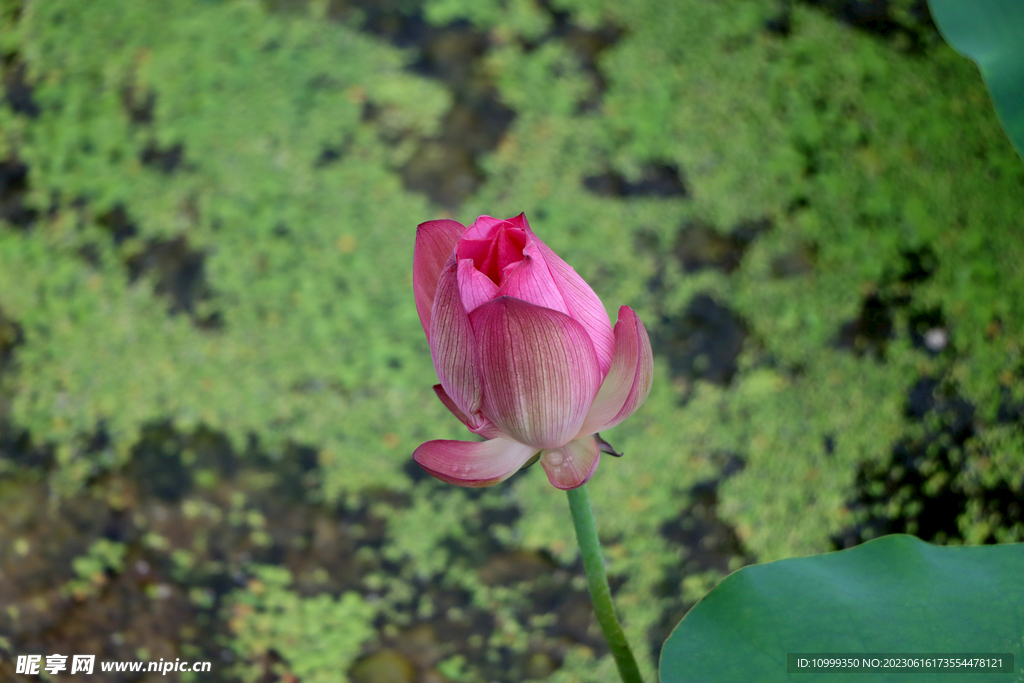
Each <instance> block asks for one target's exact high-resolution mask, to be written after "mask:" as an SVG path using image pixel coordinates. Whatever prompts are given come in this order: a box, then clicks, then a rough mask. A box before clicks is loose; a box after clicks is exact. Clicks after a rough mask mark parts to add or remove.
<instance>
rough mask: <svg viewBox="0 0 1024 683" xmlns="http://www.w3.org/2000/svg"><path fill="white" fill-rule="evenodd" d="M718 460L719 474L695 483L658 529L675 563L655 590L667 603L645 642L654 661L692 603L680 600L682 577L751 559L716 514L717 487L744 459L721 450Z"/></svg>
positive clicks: (722, 570) (728, 567) (736, 565)
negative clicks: (676, 510)
mask: <svg viewBox="0 0 1024 683" xmlns="http://www.w3.org/2000/svg"><path fill="white" fill-rule="evenodd" d="M719 460H720V473H719V475H718V476H717V477H715V478H714V479H709V480H707V481H702V482H699V483H697V484H695V485H694V486H693V488H691V489H690V490H689V491H688V492H687V498H688V500H689V501H690V502H689V504H688V505H687V507H686V509H685V510H683V512H682V514H681V515H680V516H679V517H677V518H676V519H673V520H670V521H668V522H666V523H665V524H663V525H662V527H661V535H662V537H663V538H664V539H665V541H666V542H667V543H668V544H669V546H670V547H673V548H677V549H678V554H679V563H678V564H677V565H676V566H674V567H673V568H672V569H671V571H669V572H667V573H666V576H665V578H664V580H663V581H662V583H661V585H660V586H659V587H658V589H657V596H658V597H659V598H660V599H662V600H664V601H666V603H667V606H666V607H665V609H664V610H663V611H662V614H661V618H660V619H659V620H658V623H656V624H655V625H654V626H652V627H651V629H650V631H649V632H648V642H649V643H650V646H651V650H652V653H653V655H654V658H655V659H657V658H658V656H659V654H660V653H661V647H662V645H663V644H664V642H665V639H666V638H668V635H669V633H671V632H672V629H674V628H675V627H676V624H678V623H679V620H680V619H682V618H683V616H685V615H686V613H687V612H688V611H689V610H690V608H691V607H693V604H694V603H691V602H687V601H685V600H684V599H683V596H682V585H683V580H684V579H685V578H686V577H687V576H691V575H694V574H700V573H703V572H707V571H716V572H718V573H719V574H721V575H722V576H725V575H727V574H729V573H730V572H731V571H733V570H735V569H738V568H739V566H744V565H748V564H752V563H753V562H754V558H753V557H752V556H751V555H750V553H749V552H747V551H746V550H745V549H744V548H743V544H742V543H741V542H740V540H739V537H738V536H737V535H736V530H735V529H734V528H732V527H731V526H730V525H728V524H726V523H725V522H723V521H722V520H721V519H719V518H718V502H719V499H718V487H719V486H720V485H721V483H722V482H723V481H725V480H726V479H728V478H729V477H731V476H733V475H735V474H737V473H738V472H740V471H741V470H742V469H743V467H744V466H745V464H746V463H745V462H744V461H743V459H742V458H740V457H739V456H737V455H735V454H731V453H727V454H721V455H720V456H719Z"/></svg>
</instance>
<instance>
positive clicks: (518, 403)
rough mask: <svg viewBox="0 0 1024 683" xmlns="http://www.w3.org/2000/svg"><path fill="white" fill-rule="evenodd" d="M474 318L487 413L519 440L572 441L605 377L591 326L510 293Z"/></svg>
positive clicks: (543, 444) (537, 443)
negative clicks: (595, 352) (588, 327)
mask: <svg viewBox="0 0 1024 683" xmlns="http://www.w3.org/2000/svg"><path fill="white" fill-rule="evenodd" d="M470 320H471V322H472V325H473V330H474V332H475V333H476V340H477V349H478V354H479V356H478V358H479V362H480V375H481V378H482V380H483V403H482V405H481V412H482V413H483V414H484V415H486V416H487V417H488V418H490V420H491V421H492V422H494V424H495V425H496V426H497V427H498V429H500V430H501V431H502V432H504V433H505V434H508V435H509V436H510V437H511V438H513V439H515V440H516V441H519V442H520V443H525V444H529V445H531V446H533V447H535V448H538V449H539V448H559V447H560V446H563V445H565V444H566V443H568V442H569V441H571V440H572V439H573V437H575V436H576V434H577V433H578V432H579V429H580V427H581V426H582V425H583V420H584V418H585V417H586V415H587V411H588V410H589V409H590V404H591V403H592V402H593V400H594V396H595V395H596V394H597V390H598V387H599V385H600V383H601V374H600V370H599V368H598V366H597V359H596V358H595V357H594V346H593V344H592V343H591V342H590V338H589V337H588V336H587V332H586V330H584V329H583V326H582V325H580V324H579V323H578V322H576V321H575V320H573V319H572V318H570V317H569V316H567V315H565V314H564V313H559V312H558V311H553V310H551V309H549V308H541V307H540V306H536V305H534V304H531V303H527V302H525V301H520V300H519V299H514V298H512V297H508V296H503V297H498V298H497V299H492V300H491V301H488V302H487V303H486V304H484V305H483V306H481V307H480V308H478V309H476V310H475V311H473V313H472V315H471V316H470ZM445 388H446V389H447V387H445ZM449 393H451V392H449Z"/></svg>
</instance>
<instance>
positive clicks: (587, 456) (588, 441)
mask: <svg viewBox="0 0 1024 683" xmlns="http://www.w3.org/2000/svg"><path fill="white" fill-rule="evenodd" d="M600 459H601V452H600V449H599V448H598V445H597V439H595V438H594V437H593V436H584V437H582V438H580V439H575V440H573V441H570V442H569V443H567V444H565V445H564V446H562V447H561V448H555V449H552V450H547V451H543V452H542V453H541V454H540V464H541V466H542V467H543V468H544V473H545V474H547V475H548V480H549V481H550V482H551V483H552V484H554V485H555V487H556V488H560V489H563V490H564V489H574V488H576V487H578V486H582V485H583V484H586V483H587V480H589V479H590V477H592V476H593V474H594V472H595V471H596V470H597V463H598V461H600Z"/></svg>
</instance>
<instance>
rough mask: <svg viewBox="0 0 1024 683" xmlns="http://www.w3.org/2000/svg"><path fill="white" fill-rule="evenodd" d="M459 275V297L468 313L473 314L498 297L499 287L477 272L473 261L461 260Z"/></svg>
mask: <svg viewBox="0 0 1024 683" xmlns="http://www.w3.org/2000/svg"><path fill="white" fill-rule="evenodd" d="M457 275H458V278H459V296H461V297H462V307H463V308H465V309H466V312H467V313H472V312H473V311H474V310H476V309H477V307H479V306H480V305H481V304H483V303H486V302H488V301H490V300H491V299H493V298H494V297H495V296H496V295H497V292H498V285H496V284H494V283H493V282H492V281H491V279H490V278H489V277H487V276H486V275H484V274H483V273H481V272H480V271H479V270H477V269H476V267H475V266H474V265H473V261H472V260H470V259H459V267H458V273H457Z"/></svg>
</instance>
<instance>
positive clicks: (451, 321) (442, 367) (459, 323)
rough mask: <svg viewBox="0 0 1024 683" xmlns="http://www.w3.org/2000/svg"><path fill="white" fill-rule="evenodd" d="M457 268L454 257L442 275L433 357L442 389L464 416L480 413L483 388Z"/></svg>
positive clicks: (433, 317) (436, 299) (433, 324)
mask: <svg viewBox="0 0 1024 683" xmlns="http://www.w3.org/2000/svg"><path fill="white" fill-rule="evenodd" d="M457 269H458V264H457V263H456V261H455V257H454V255H453V256H452V258H450V259H448V264H447V265H446V266H445V267H444V270H442V271H441V277H440V278H439V279H438V282H437V293H436V295H435V296H434V308H433V310H432V311H431V314H430V316H431V317H430V334H429V335H428V339H429V340H430V355H431V357H432V358H433V360H434V369H435V370H436V371H437V377H438V379H440V380H441V386H442V387H444V390H445V392H446V393H447V395H448V396H450V397H451V399H452V402H453V403H455V405H456V406H458V408H459V410H461V411H462V413H463V414H464V415H467V416H475V415H477V414H478V413H479V411H480V398H481V390H482V384H481V381H480V371H479V369H478V368H479V366H478V359H477V357H476V356H477V354H476V339H475V337H474V336H473V328H472V326H471V325H470V323H469V316H468V315H467V314H466V310H465V308H463V306H462V301H461V299H460V297H459V282H458V275H457Z"/></svg>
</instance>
